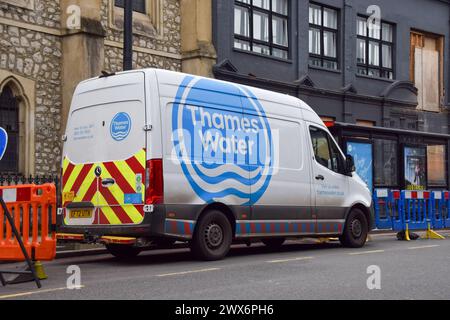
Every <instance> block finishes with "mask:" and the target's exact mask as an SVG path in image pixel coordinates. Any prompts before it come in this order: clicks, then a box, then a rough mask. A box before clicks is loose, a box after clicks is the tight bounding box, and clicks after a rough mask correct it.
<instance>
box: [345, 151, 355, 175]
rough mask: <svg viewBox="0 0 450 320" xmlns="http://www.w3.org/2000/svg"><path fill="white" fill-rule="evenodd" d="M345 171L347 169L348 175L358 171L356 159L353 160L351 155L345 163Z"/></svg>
mask: <svg viewBox="0 0 450 320" xmlns="http://www.w3.org/2000/svg"><path fill="white" fill-rule="evenodd" d="M345 169H346V170H345V171H346V172H347V173H348V174H351V173H353V172H355V171H356V167H355V159H353V156H351V155H349V154H348V155H347V159H346V161H345Z"/></svg>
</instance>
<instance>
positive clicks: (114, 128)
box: [111, 112, 131, 141]
mask: <svg viewBox="0 0 450 320" xmlns="http://www.w3.org/2000/svg"><path fill="white" fill-rule="evenodd" d="M130 131H131V118H130V116H129V115H128V113H126V112H120V113H118V114H116V115H115V116H114V118H113V119H112V121H111V137H112V138H113V139H114V140H116V141H122V140H125V138H126V137H128V135H129V134H130Z"/></svg>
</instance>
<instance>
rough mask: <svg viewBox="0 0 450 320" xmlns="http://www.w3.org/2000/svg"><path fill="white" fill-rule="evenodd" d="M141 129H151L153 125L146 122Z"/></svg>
mask: <svg viewBox="0 0 450 320" xmlns="http://www.w3.org/2000/svg"><path fill="white" fill-rule="evenodd" d="M143 129H144V131H152V129H153V126H152V125H151V124H146V125H145V126H144V128H143Z"/></svg>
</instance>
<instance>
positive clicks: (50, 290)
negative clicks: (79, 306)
mask: <svg viewBox="0 0 450 320" xmlns="http://www.w3.org/2000/svg"><path fill="white" fill-rule="evenodd" d="M79 288H80V289H81V288H84V286H79ZM62 290H70V289H69V288H67V287H62V288H53V289H44V290H36V291H28V292H20V293H14V294H7V295H3V296H0V299H11V298H18V297H23V296H30V295H32V294H39V293H46V292H54V291H62Z"/></svg>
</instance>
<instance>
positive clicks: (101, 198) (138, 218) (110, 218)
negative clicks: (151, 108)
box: [62, 149, 146, 225]
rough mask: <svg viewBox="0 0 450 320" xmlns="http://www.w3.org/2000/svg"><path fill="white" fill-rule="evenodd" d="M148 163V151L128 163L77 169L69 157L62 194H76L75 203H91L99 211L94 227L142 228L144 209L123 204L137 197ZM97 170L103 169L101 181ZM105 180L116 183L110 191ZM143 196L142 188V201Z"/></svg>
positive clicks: (100, 164) (65, 160)
mask: <svg viewBox="0 0 450 320" xmlns="http://www.w3.org/2000/svg"><path fill="white" fill-rule="evenodd" d="M145 160H146V151H145V149H142V150H140V151H139V152H138V153H136V154H135V155H134V156H133V157H131V158H129V159H126V160H120V161H114V162H104V163H91V164H80V165H75V164H73V163H72V162H71V161H70V159H68V158H67V157H66V158H65V159H64V161H63V181H62V182H63V192H74V195H75V198H74V200H73V201H74V202H92V203H93V204H94V205H95V206H96V207H97V209H96V210H95V213H96V215H95V219H94V222H93V223H94V224H100V225H108V224H111V225H120V224H139V223H141V222H142V221H143V217H144V212H143V205H142V204H131V203H130V204H125V203H124V201H125V195H126V194H136V183H137V181H136V179H137V174H140V175H142V177H141V178H142V180H144V179H145ZM97 166H100V167H101V169H102V174H101V178H100V179H98V178H96V177H95V174H94V170H95V168H96V167H97ZM105 178H114V180H115V181H116V183H115V184H114V185H112V186H111V187H109V188H104V187H101V179H105ZM142 183H143V181H142ZM144 193H145V191H144V188H142V192H141V196H142V201H143V200H144ZM68 203H69V202H65V203H64V206H66V205H67V204H68Z"/></svg>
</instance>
